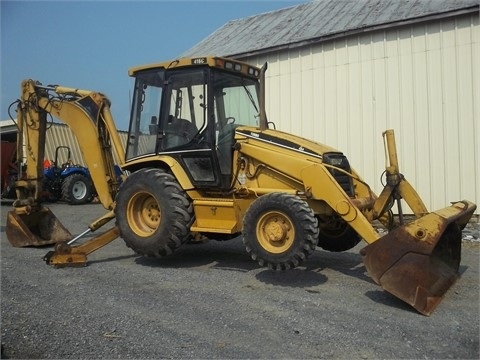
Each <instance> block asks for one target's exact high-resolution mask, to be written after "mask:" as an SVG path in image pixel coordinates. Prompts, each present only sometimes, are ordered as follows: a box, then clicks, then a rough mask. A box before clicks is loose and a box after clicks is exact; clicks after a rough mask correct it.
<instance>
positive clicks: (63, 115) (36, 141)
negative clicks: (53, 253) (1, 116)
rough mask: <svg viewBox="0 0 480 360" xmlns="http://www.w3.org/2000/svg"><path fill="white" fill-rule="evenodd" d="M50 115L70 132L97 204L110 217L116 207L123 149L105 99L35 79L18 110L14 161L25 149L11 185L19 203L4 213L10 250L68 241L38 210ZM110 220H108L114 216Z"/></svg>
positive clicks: (55, 221)
mask: <svg viewBox="0 0 480 360" xmlns="http://www.w3.org/2000/svg"><path fill="white" fill-rule="evenodd" d="M48 114H50V115H52V116H54V117H55V118H58V119H59V120H61V121H62V122H64V123H65V124H67V125H68V126H69V128H70V129H71V130H72V132H73V133H74V135H75V136H76V138H77V140H78V143H79V145H80V149H81V151H82V155H83V158H84V160H85V162H86V164H87V166H88V168H89V171H90V175H91V177H92V181H93V183H94V186H95V189H96V191H97V194H98V197H99V199H100V202H101V203H102V205H103V206H104V207H105V209H107V210H109V211H110V213H111V214H113V212H112V210H113V209H114V207H115V202H114V199H115V195H116V193H117V191H118V188H119V186H120V184H119V181H118V180H117V176H116V173H115V160H114V154H115V155H116V158H117V159H118V162H119V165H120V166H122V165H123V164H124V151H123V146H122V144H121V141H120V137H119V136H118V132H117V129H116V127H115V124H114V122H113V119H112V116H111V112H110V101H109V99H108V98H107V97H106V96H105V95H103V94H101V93H98V92H93V91H88V90H79V89H73V88H67V87H63V86H43V85H42V84H40V83H39V82H36V81H34V80H24V81H23V82H22V85H21V99H20V101H19V104H18V107H17V122H18V128H19V131H18V138H17V146H18V151H17V154H18V155H17V156H18V158H17V160H18V161H19V162H22V160H23V156H24V155H23V146H25V158H26V171H25V174H23V175H22V174H20V176H19V179H20V180H18V181H17V182H16V184H15V187H16V193H17V200H16V201H15V202H14V204H13V211H10V212H9V214H8V217H7V229H6V232H7V237H8V239H9V241H10V242H11V243H12V245H13V246H31V245H45V244H51V243H58V242H60V241H67V240H70V239H71V238H72V236H71V234H70V233H69V232H68V230H67V229H65V228H64V227H63V225H62V224H61V223H60V221H58V219H57V218H56V217H55V216H54V215H53V213H52V212H51V211H50V210H49V209H48V208H45V207H42V206H41V194H42V178H43V160H44V155H45V139H46V131H47V123H48V121H47V116H48ZM108 218H109V219H112V218H113V215H110V216H109V217H108ZM94 223H95V222H94ZM90 228H91V230H92V231H94V230H96V229H93V228H92V227H91V226H90Z"/></svg>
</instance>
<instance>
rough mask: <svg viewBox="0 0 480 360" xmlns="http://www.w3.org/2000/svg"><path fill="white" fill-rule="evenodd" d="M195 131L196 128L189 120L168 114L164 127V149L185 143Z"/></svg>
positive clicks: (196, 131)
mask: <svg viewBox="0 0 480 360" xmlns="http://www.w3.org/2000/svg"><path fill="white" fill-rule="evenodd" d="M197 133H198V129H197V127H196V126H195V124H193V123H192V122H191V121H188V120H185V119H180V118H176V117H174V116H172V115H170V118H169V121H168V123H167V126H166V127H165V143H164V146H165V149H170V148H173V147H176V146H180V145H184V144H187V143H189V142H190V141H191V140H192V139H193V137H194V136H195V135H196V134H197Z"/></svg>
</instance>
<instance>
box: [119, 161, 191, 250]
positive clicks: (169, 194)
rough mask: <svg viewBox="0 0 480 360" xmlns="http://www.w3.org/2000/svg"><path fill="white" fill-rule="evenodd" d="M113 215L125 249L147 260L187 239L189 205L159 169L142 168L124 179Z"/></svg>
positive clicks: (172, 178)
mask: <svg viewBox="0 0 480 360" xmlns="http://www.w3.org/2000/svg"><path fill="white" fill-rule="evenodd" d="M115 214H116V217H117V225H118V227H119V229H120V234H121V237H122V238H123V239H124V241H125V243H126V244H127V246H128V247H130V248H131V249H133V250H134V251H135V252H137V253H138V254H141V255H144V256H147V257H162V256H166V255H169V254H171V253H173V252H174V251H175V250H177V249H178V248H179V247H180V246H181V245H182V244H184V243H186V242H187V241H188V240H190V237H191V233H190V226H191V225H192V223H193V221H194V216H193V206H192V203H191V201H190V200H189V199H188V198H187V195H186V193H185V192H184V191H183V189H182V187H181V186H180V184H179V183H178V182H177V181H176V179H175V178H174V177H173V176H172V175H171V174H169V173H167V172H165V171H164V170H162V169H142V170H138V171H136V172H135V173H133V174H131V175H130V176H128V177H127V179H126V180H125V181H124V182H123V184H122V185H121V187H120V190H119V192H118V195H117V199H116V207H115Z"/></svg>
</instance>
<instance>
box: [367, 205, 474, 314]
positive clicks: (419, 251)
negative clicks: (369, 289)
mask: <svg viewBox="0 0 480 360" xmlns="http://www.w3.org/2000/svg"><path fill="white" fill-rule="evenodd" d="M475 209H476V205H475V204H473V203H471V202H468V201H461V202H457V203H454V204H452V205H451V206H449V207H446V208H443V209H441V210H437V211H434V212H432V213H429V214H427V215H425V216H423V217H421V218H419V219H417V220H415V221H413V222H411V223H409V224H407V225H405V226H401V227H398V228H397V229H395V230H393V231H391V232H390V233H388V234H387V235H385V236H383V237H381V238H380V239H378V240H376V241H375V242H373V243H371V244H370V245H368V246H366V247H365V248H363V249H362V250H361V251H360V253H361V255H362V257H363V261H364V264H365V267H366V269H367V271H368V273H369V275H370V276H371V277H372V279H373V280H374V281H375V282H376V283H377V284H379V285H380V286H382V287H383V288H384V289H385V290H386V291H388V292H390V293H391V294H393V295H395V296H396V297H398V298H399V299H401V300H403V301H405V302H407V303H408V304H410V305H412V306H413V307H414V308H415V309H416V310H417V311H418V312H420V313H422V314H424V315H430V314H431V312H432V311H433V310H434V309H435V308H436V306H437V305H438V304H439V303H440V302H441V301H442V298H443V296H444V294H445V293H446V291H447V290H448V289H449V288H450V287H451V286H452V285H453V284H454V283H455V281H456V279H457V278H458V269H459V266H460V257H461V247H462V229H463V228H464V227H465V225H466V224H467V223H468V221H469V219H470V217H471V216H472V214H473V212H474V211H475Z"/></svg>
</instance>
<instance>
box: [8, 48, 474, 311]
mask: <svg viewBox="0 0 480 360" xmlns="http://www.w3.org/2000/svg"><path fill="white" fill-rule="evenodd" d="M266 67H267V66H266V64H265V65H264V66H263V68H261V69H260V68H257V67H254V66H251V65H249V64H246V63H242V62H239V61H236V60H232V59H226V58H219V57H201V58H182V59H179V60H175V61H171V62H165V63H158V64H153V65H147V66H140V67H135V68H132V69H130V70H129V75H130V76H132V77H134V78H135V85H134V92H133V103H132V109H131V120H130V127H129V132H128V143H127V145H126V149H125V150H126V151H125V152H124V149H123V146H122V144H121V142H120V139H119V137H118V134H117V130H116V128H115V124H114V122H113V119H112V116H111V113H110V110H109V106H110V102H109V100H108V99H107V97H106V96H105V95H102V94H100V93H98V92H93V91H86V90H78V89H73V88H66V87H62V86H43V85H41V84H40V83H38V82H35V81H33V80H25V81H24V82H23V83H22V87H21V92H22V94H21V99H20V100H19V101H18V106H17V113H18V114H17V117H18V125H19V128H20V131H19V139H18V144H22V143H25V145H26V154H25V156H26V158H27V164H26V174H24V176H22V177H20V178H21V179H22V180H19V181H17V183H16V193H17V200H16V202H15V203H14V205H13V210H12V211H10V212H9V214H8V221H7V236H8V239H9V240H10V242H11V244H12V245H13V246H32V245H44V244H48V243H56V246H55V250H54V251H51V252H49V253H48V254H47V255H46V256H45V260H46V261H47V263H48V264H51V265H55V266H66V265H84V264H85V263H86V262H87V255H88V254H89V253H91V252H92V251H94V250H96V249H98V248H100V247H101V246H104V245H105V244H107V243H109V242H110V241H112V240H114V239H115V238H117V237H119V236H120V237H122V238H123V239H124V241H125V243H126V244H127V246H128V247H130V248H132V249H133V250H134V251H135V252H137V253H139V254H142V255H144V256H149V257H162V256H166V255H169V254H171V253H172V252H174V251H175V250H176V249H178V248H179V247H180V246H181V245H182V244H185V243H187V242H190V241H195V240H198V239H200V238H205V237H206V238H211V239H216V240H227V239H231V238H234V237H237V236H239V235H242V236H243V242H244V244H245V247H246V251H247V252H248V253H249V254H250V256H251V257H252V259H254V260H256V261H257V262H258V263H259V264H260V265H262V266H268V267H269V268H271V269H275V270H286V269H290V268H294V267H296V266H298V265H299V264H300V263H301V262H302V261H303V260H305V259H306V258H307V257H308V256H309V255H310V254H311V253H312V252H313V251H315V250H316V249H317V247H320V248H323V249H325V250H327V251H345V250H348V249H351V248H352V247H354V246H355V245H357V244H358V242H359V241H360V240H362V239H363V240H364V241H365V242H366V243H367V244H368V245H367V246H366V247H365V248H363V249H362V250H361V254H362V256H363V259H364V263H365V267H366V269H367V271H368V272H369V274H370V275H371V277H372V278H373V279H374V280H375V281H376V282H377V283H378V284H380V285H381V286H382V287H383V288H384V289H385V290H387V291H389V292H390V293H392V294H394V295H395V296H397V297H398V298H400V299H402V300H404V301H406V302H407V303H409V304H411V305H412V306H413V307H414V308H415V309H417V310H418V311H419V312H420V313H423V314H426V315H428V314H430V313H431V312H432V311H433V309H434V308H435V306H436V305H437V304H438V303H439V302H440V301H441V299H442V297H443V295H444V293H445V292H446V291H447V289H448V288H449V287H450V286H451V284H452V283H453V282H454V281H455V279H456V278H457V274H458V268H459V263H460V253H461V230H462V228H463V227H464V226H465V225H466V224H467V222H468V221H469V219H470V217H471V216H472V214H473V212H474V211H475V208H476V205H475V204H473V203H471V202H469V201H466V200H464V201H458V202H455V203H453V204H452V205H451V206H449V207H446V208H444V209H441V210H438V211H434V212H428V210H427V209H426V207H425V205H424V204H423V202H422V200H421V199H420V197H419V196H418V194H417V193H416V191H415V190H414V189H413V187H412V186H411V185H410V184H409V183H408V182H407V180H406V179H405V178H404V176H403V175H402V174H401V173H400V172H399V167H398V161H397V152H396V147H395V137H394V133H393V131H392V130H387V131H385V133H384V134H383V137H384V142H385V150H386V155H387V159H388V161H387V165H386V185H385V187H384V189H383V191H382V192H381V194H379V195H378V196H377V195H375V194H374V193H373V191H372V190H371V189H370V187H369V185H368V184H366V183H365V181H363V180H362V178H361V177H360V175H359V174H357V173H356V172H355V171H354V170H353V169H352V168H351V166H350V164H349V161H348V159H347V157H346V156H345V155H344V154H343V153H342V152H340V151H337V150H335V149H333V148H330V147H328V146H325V145H322V144H319V143H317V142H313V141H310V140H307V139H304V138H301V137H298V136H294V135H291V134H287V133H284V132H281V131H279V130H276V129H275V126H274V124H273V123H271V122H268V121H267V117H266V114H265V81H264V79H265V71H266ZM49 114H50V115H52V116H54V117H56V118H58V119H60V120H61V121H63V122H65V123H66V124H68V125H69V126H70V127H71V129H72V130H73V132H74V133H75V135H76V136H77V139H78V142H79V144H80V147H81V149H82V152H83V156H84V158H85V161H86V163H87V166H88V168H89V169H90V172H91V176H92V180H93V182H94V184H95V188H96V189H97V192H98V195H99V198H100V201H101V203H102V204H103V206H104V207H105V208H106V209H107V210H108V212H107V213H106V214H105V215H104V216H102V217H101V218H100V219H97V220H95V221H93V222H92V223H91V225H90V226H89V229H87V230H86V231H85V232H84V233H82V234H80V235H78V236H77V237H73V236H72V235H71V234H70V233H69V232H68V230H67V229H65V228H64V227H63V226H62V224H61V223H60V222H59V221H58V219H57V218H56V217H55V215H53V214H52V212H51V211H50V210H49V209H47V208H45V207H43V206H42V205H41V203H40V193H41V178H42V164H43V148H44V144H45V129H46V126H47V125H46V124H47V115H49ZM18 154H19V155H18V156H19V159H22V147H21V145H19V149H18ZM113 154H116V157H117V159H120V161H119V162H120V166H121V168H122V170H123V171H124V172H125V175H128V176H125V178H124V180H123V182H122V184H121V185H119V182H118V181H117V177H116V175H115V171H114V161H113V159H114V155H113ZM402 201H404V202H406V203H407V204H408V206H409V207H410V209H411V210H412V212H413V213H414V214H415V216H416V220H414V221H413V222H410V223H408V224H404V223H403V222H404V220H403V212H402V206H401V204H402ZM395 203H396V204H397V206H398V212H399V217H398V220H396V218H394V217H393V214H392V211H391V208H392V206H394V204H395ZM112 219H115V220H116V221H115V225H114V226H112V227H111V228H110V229H109V230H107V231H105V232H104V233H102V234H100V235H98V236H96V237H94V238H92V239H90V240H88V241H86V242H84V243H83V244H82V245H79V246H73V245H72V244H73V242H75V241H76V240H77V239H79V238H81V237H82V236H83V235H84V234H85V233H87V232H90V231H95V230H97V229H98V228H100V227H101V226H103V225H104V224H106V223H107V222H109V221H110V220H112ZM374 221H376V222H378V223H380V224H383V226H384V227H385V228H386V229H388V230H389V232H388V233H387V235H385V236H383V237H381V236H380V234H379V233H378V232H377V231H376V230H375V227H374V226H373V225H372V223H373V222H374Z"/></svg>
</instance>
